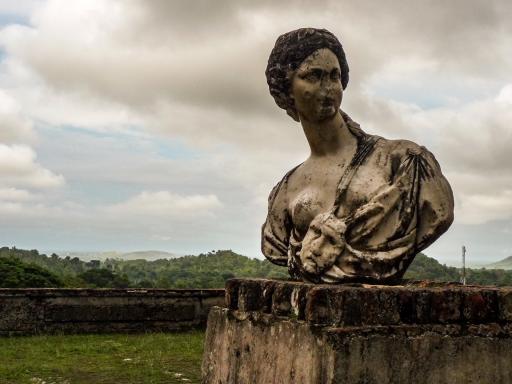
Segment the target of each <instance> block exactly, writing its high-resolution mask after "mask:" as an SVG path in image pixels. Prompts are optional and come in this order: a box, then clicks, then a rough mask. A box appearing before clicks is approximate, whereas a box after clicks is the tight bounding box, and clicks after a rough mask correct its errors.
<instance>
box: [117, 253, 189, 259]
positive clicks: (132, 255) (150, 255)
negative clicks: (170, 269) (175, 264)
mask: <svg viewBox="0 0 512 384" xmlns="http://www.w3.org/2000/svg"><path fill="white" fill-rule="evenodd" d="M176 257H180V256H179V255H175V254H174V253H169V252H164V251H138V252H129V253H123V254H121V255H120V256H116V258H119V259H121V260H147V261H154V260H161V259H175V258H176Z"/></svg>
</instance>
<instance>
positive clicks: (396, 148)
mask: <svg viewBox="0 0 512 384" xmlns="http://www.w3.org/2000/svg"><path fill="white" fill-rule="evenodd" d="M380 145H381V146H382V148H383V149H385V150H386V151H387V152H388V153H389V154H390V155H391V156H393V157H399V158H401V157H404V156H408V155H411V154H414V155H426V154H428V153H429V152H428V150H427V148H425V147H424V146H423V145H419V144H417V143H415V142H414V141H410V140H404V139H396V140H390V139H384V138H382V139H381V140H380Z"/></svg>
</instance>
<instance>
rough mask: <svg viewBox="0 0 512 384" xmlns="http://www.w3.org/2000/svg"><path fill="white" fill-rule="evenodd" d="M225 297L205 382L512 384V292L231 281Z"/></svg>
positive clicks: (208, 347) (209, 343)
mask: <svg viewBox="0 0 512 384" xmlns="http://www.w3.org/2000/svg"><path fill="white" fill-rule="evenodd" d="M242 286H243V287H244V288H243V289H241V287H242ZM258 286H259V287H258ZM250 287H252V288H253V289H254V292H253V293H251V292H249V291H248V290H250V289H251V288H250ZM264 291H265V292H273V293H272V295H268V294H267V295H266V296H265V295H263V294H262V296H260V297H257V295H256V292H260V293H261V292H264ZM236 292H238V294H239V295H243V296H244V300H246V302H245V303H244V304H243V306H242V307H240V306H239V305H238V304H237V303H238V302H240V300H239V299H235V298H234V296H235V293H236ZM226 293H227V294H229V295H231V296H230V297H231V299H230V300H229V305H228V308H224V309H221V308H214V309H213V310H212V311H211V312H210V316H209V319H208V330H207V338H206V343H205V355H204V360H203V366H202V371H203V382H204V383H208V384H210V383H211V384H213V383H215V384H220V383H222V384H230V383H233V384H234V383H236V384H245V383H251V384H259V383H262V384H263V383H265V384H267V383H282V384H292V383H301V384H313V383H314V384H319V383H326V384H327V383H329V384H332V383H347V384H350V383H355V384H363V383H375V384H386V383H389V384H398V383H415V384H423V383H424V384H427V383H428V384H432V383H436V384H467V383H475V384H486V383H489V384H491V383H492V384H510V383H512V317H511V314H512V312H511V309H512V306H511V305H512V296H511V295H512V288H494V287H477V286H461V285H457V284H444V285H443V284H441V285H440V284H436V283H432V284H431V283H428V282H417V283H410V284H408V285H404V286H393V287H390V286H376V285H361V284H359V285H352V286H333V285H314V284H307V283H298V282H289V281H276V280H263V279H251V280H241V279H240V280H238V279H233V280H230V281H229V283H228V285H227V291H226ZM263 297H265V299H263ZM268 300H270V302H268ZM244 308H252V309H251V310H245V309H244ZM268 308H271V309H272V310H271V311H269V310H268Z"/></svg>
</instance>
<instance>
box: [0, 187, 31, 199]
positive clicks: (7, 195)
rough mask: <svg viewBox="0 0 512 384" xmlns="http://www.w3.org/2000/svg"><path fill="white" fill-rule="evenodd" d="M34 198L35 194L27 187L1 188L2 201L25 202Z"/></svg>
mask: <svg viewBox="0 0 512 384" xmlns="http://www.w3.org/2000/svg"><path fill="white" fill-rule="evenodd" d="M34 198H35V196H34V194H32V193H30V192H29V191H27V190H25V189H17V188H0V201H4V202H5V201H8V202H23V201H30V200H33V199H34Z"/></svg>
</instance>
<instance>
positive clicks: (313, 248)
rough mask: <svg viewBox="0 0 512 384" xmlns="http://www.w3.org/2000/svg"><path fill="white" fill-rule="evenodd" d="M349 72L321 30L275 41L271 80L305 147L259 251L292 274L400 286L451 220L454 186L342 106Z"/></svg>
mask: <svg viewBox="0 0 512 384" xmlns="http://www.w3.org/2000/svg"><path fill="white" fill-rule="evenodd" d="M348 74H349V69H348V64H347V60H346V57H345V52H344V51H343V47H342V45H341V43H340V42H339V41H338V39H337V38H336V37H335V36H334V35H333V34H332V33H330V32H329V31H327V30H325V29H314V28H302V29H298V30H295V31H291V32H288V33H285V34H284V35H282V36H280V37H279V38H278V39H277V42H276V44H275V47H274V49H273V50H272V52H271V54H270V58H269V61H268V66H267V70H266V76H267V83H268V85H269V89H270V93H271V95H272V96H273V97H274V100H275V101H276V103H277V105H278V106H279V107H281V108H283V109H284V110H286V112H287V114H288V115H289V116H291V117H292V118H293V119H294V120H295V121H297V122H299V123H300V124H301V126H302V129H303V131H304V133H305V136H306V139H307V141H308V143H309V146H310V149H311V154H310V156H309V157H308V158H307V159H306V160H305V161H304V162H303V163H301V164H299V165H298V166H296V167H295V168H293V169H292V170H290V171H289V172H288V173H286V175H285V176H284V177H283V178H282V180H281V181H280V182H279V183H277V185H276V186H275V187H274V188H273V190H272V191H271V193H270V196H269V207H268V215H267V219H266V221H265V223H264V225H263V228H262V236H261V237H262V252H263V254H264V255H265V256H266V257H267V258H268V259H269V260H270V261H272V262H273V263H276V264H278V265H282V266H287V267H288V270H289V272H290V275H291V277H292V278H294V279H297V280H303V281H307V282H314V283H346V282H366V283H395V284H396V283H398V282H399V281H400V279H401V278H402V276H403V274H404V273H405V271H406V269H407V267H408V266H409V265H410V264H411V262H412V261H413V259H414V257H415V255H416V254H417V253H418V252H420V251H421V250H423V249H425V248H426V247H428V246H429V245H430V244H432V243H433V242H434V241H435V240H436V239H437V238H438V237H439V236H441V235H442V234H443V233H444V232H445V231H446V230H447V229H448V228H449V226H450V225H451V223H452V221H453V194H452V190H451V188H450V185H449V184H448V181H447V180H446V178H445V177H444V176H443V174H442V173H441V168H440V166H439V163H438V162H437V161H436V159H435V157H434V155H432V153H430V152H429V151H428V150H427V149H426V148H425V147H423V146H420V145H418V144H415V143H413V142H411V141H408V140H388V139H385V138H383V137H380V136H376V135H372V134H368V133H366V132H364V131H363V130H362V128H361V127H360V126H359V124H357V123H356V122H355V121H353V120H352V119H351V118H350V117H349V116H348V115H347V114H346V113H345V112H343V111H342V110H341V109H340V106H341V101H342V99H343V94H344V91H345V88H346V87H347V85H348V78H349V76H348Z"/></svg>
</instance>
